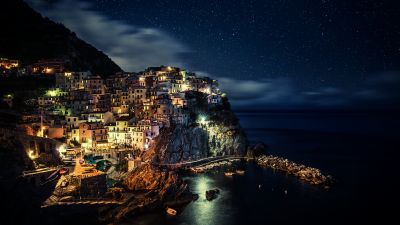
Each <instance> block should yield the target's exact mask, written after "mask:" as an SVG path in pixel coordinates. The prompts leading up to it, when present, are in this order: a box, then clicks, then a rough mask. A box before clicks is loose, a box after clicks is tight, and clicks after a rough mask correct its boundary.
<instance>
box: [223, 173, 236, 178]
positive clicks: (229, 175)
mask: <svg viewBox="0 0 400 225" xmlns="http://www.w3.org/2000/svg"><path fill="white" fill-rule="evenodd" d="M233 174H235V173H233V172H225V176H227V177H231V176H233Z"/></svg>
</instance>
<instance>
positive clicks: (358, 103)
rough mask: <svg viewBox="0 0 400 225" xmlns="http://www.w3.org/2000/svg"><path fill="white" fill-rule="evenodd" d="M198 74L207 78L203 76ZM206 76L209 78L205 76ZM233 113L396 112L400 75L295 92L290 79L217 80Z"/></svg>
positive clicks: (383, 75) (296, 90)
mask: <svg viewBox="0 0 400 225" xmlns="http://www.w3.org/2000/svg"><path fill="white" fill-rule="evenodd" d="M200 74H202V75H208V74H205V73H203V72H201V73H200ZM208 76H209V75H208ZM217 79H218V81H219V84H220V88H221V90H222V91H224V92H226V93H227V94H228V97H229V99H230V101H231V103H232V106H233V107H234V108H236V109H251V110H254V109H322V108H333V109H388V108H390V109H398V108H399V107H400V73H381V74H376V75H374V76H371V77H370V78H368V79H366V81H365V82H360V84H359V85H358V88H355V89H342V88H339V87H321V88H318V89H315V90H311V91H302V90H298V89H296V88H295V86H294V85H295V83H294V82H293V81H292V80H290V79H281V78H276V79H262V80H243V79H234V78H227V77H220V78H217Z"/></svg>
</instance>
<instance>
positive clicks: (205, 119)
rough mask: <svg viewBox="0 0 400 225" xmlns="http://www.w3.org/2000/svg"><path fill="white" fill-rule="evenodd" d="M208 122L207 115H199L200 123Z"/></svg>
mask: <svg viewBox="0 0 400 225" xmlns="http://www.w3.org/2000/svg"><path fill="white" fill-rule="evenodd" d="M206 122H207V117H206V116H199V123H200V124H206Z"/></svg>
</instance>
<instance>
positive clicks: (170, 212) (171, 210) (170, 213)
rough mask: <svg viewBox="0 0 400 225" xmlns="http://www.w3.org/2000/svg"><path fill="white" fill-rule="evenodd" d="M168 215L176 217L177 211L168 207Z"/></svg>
mask: <svg viewBox="0 0 400 225" xmlns="http://www.w3.org/2000/svg"><path fill="white" fill-rule="evenodd" d="M167 213H168V215H171V216H176V213H177V211H176V210H175V209H173V208H170V207H167Z"/></svg>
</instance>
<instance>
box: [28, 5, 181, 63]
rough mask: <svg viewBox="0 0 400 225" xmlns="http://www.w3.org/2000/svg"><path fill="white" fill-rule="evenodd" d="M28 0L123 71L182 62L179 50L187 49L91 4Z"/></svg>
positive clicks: (159, 31) (158, 33)
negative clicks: (114, 18)
mask: <svg viewBox="0 0 400 225" xmlns="http://www.w3.org/2000/svg"><path fill="white" fill-rule="evenodd" d="M28 2H29V3H30V4H31V6H32V7H33V8H35V9H36V10H38V11H39V12H41V13H42V14H43V15H44V16H47V17H49V18H51V19H53V20H55V21H57V22H61V23H63V24H65V25H66V26H67V27H68V28H69V29H71V30H72V31H74V32H75V33H76V34H77V35H78V37H80V38H82V39H83V40H85V41H87V42H88V43H90V44H92V45H93V46H95V47H96V48H98V49H100V50H101V51H103V52H105V53H106V54H107V55H108V56H109V57H110V58H111V59H113V60H114V61H115V62H116V63H117V64H118V65H120V66H121V67H122V69H124V70H125V71H140V70H143V69H145V68H147V67H149V66H159V65H174V66H181V67H184V66H185V65H183V63H182V60H181V59H180V58H179V54H181V53H185V52H188V48H187V47H186V46H184V45H183V44H181V43H179V42H178V41H176V40H175V39H174V38H173V37H171V36H170V35H168V34H167V33H166V32H163V31H161V30H159V29H155V28H144V27H136V26H133V25H130V24H127V23H125V22H123V21H117V20H112V19H110V18H108V17H106V16H105V15H103V14H101V13H99V12H96V11H93V10H91V4H89V3H87V2H81V1H78V0H60V1H53V3H49V1H46V0H28Z"/></svg>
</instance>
